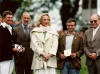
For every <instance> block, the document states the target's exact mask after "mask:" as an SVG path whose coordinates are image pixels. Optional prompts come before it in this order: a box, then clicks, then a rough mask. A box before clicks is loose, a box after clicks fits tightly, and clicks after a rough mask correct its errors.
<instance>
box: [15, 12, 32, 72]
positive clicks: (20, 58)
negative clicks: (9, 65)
mask: <svg viewBox="0 0 100 74" xmlns="http://www.w3.org/2000/svg"><path fill="white" fill-rule="evenodd" d="M30 19H31V17H30V14H29V13H28V12H24V13H23V14H22V17H21V22H22V23H21V24H19V26H18V27H17V28H15V33H16V36H17V42H18V43H19V44H21V45H22V47H24V48H25V52H23V53H22V52H20V51H19V52H18V53H16V54H15V71H16V74H24V73H25V74H32V70H31V63H32V56H33V51H32V50H31V49H30V31H31V29H32V28H33V27H32V25H31V23H30Z"/></svg>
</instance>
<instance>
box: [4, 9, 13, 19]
mask: <svg viewBox="0 0 100 74" xmlns="http://www.w3.org/2000/svg"><path fill="white" fill-rule="evenodd" d="M6 15H13V13H12V12H11V11H10V10H7V11H4V12H3V14H2V17H3V18H4V17H6Z"/></svg>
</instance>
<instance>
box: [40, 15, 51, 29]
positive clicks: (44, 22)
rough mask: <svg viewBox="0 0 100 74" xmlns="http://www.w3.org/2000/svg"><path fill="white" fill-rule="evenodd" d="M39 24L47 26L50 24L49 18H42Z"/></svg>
mask: <svg viewBox="0 0 100 74" xmlns="http://www.w3.org/2000/svg"><path fill="white" fill-rule="evenodd" d="M41 23H42V25H43V26H45V27H46V26H49V24H50V18H49V17H48V16H47V15H45V16H42V19H41Z"/></svg>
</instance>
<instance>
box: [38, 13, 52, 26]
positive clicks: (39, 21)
mask: <svg viewBox="0 0 100 74" xmlns="http://www.w3.org/2000/svg"><path fill="white" fill-rule="evenodd" d="M43 16H48V17H49V19H50V16H49V14H48V13H43V14H42V15H41V16H40V18H39V20H38V22H37V27H40V25H41V24H42V21H41V20H42V18H43ZM48 26H50V23H49V25H48Z"/></svg>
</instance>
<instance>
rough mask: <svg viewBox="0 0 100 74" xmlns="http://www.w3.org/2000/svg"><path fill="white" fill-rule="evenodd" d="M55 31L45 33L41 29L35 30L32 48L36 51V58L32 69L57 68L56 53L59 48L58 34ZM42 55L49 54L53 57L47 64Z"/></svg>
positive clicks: (32, 35) (32, 36) (33, 31)
mask: <svg viewBox="0 0 100 74" xmlns="http://www.w3.org/2000/svg"><path fill="white" fill-rule="evenodd" d="M51 31H52V32H51ZM55 32H56V31H53V29H51V30H49V32H46V34H45V37H44V33H43V32H42V31H41V27H40V28H34V29H33V30H32V32H31V48H32V50H33V51H34V57H33V62H32V69H34V70H35V69H43V68H45V67H51V68H52V67H53V68H56V67H57V59H56V52H57V48H58V34H57V32H56V33H55ZM42 53H49V54H52V55H53V56H51V57H50V59H49V60H48V61H47V62H45V61H44V59H43V56H41V54H42Z"/></svg>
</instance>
